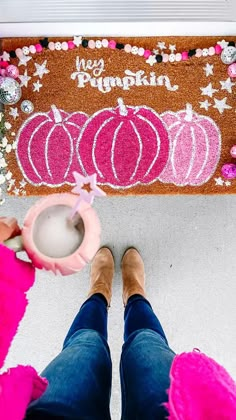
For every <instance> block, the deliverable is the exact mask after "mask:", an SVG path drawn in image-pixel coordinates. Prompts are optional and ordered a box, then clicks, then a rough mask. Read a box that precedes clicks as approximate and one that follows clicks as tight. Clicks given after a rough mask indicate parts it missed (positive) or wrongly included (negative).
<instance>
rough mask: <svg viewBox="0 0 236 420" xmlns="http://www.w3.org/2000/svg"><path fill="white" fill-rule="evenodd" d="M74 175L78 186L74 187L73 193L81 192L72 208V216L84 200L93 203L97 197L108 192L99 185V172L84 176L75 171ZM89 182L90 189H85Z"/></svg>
mask: <svg viewBox="0 0 236 420" xmlns="http://www.w3.org/2000/svg"><path fill="white" fill-rule="evenodd" d="M73 175H74V178H75V181H76V187H75V188H73V190H72V193H74V194H79V198H78V201H77V203H76V205H75V207H74V208H73V210H72V215H71V217H73V216H74V215H75V213H76V212H77V210H78V209H79V206H80V203H81V202H82V201H86V202H87V203H89V204H92V203H93V200H94V198H95V197H104V196H105V195H106V193H105V192H104V191H102V190H101V189H100V188H99V187H98V186H97V174H93V175H90V176H83V175H81V174H79V173H78V172H73ZM88 184H89V191H87V190H86V189H84V187H85V186H88Z"/></svg>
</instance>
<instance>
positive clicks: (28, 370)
mask: <svg viewBox="0 0 236 420" xmlns="http://www.w3.org/2000/svg"><path fill="white" fill-rule="evenodd" d="M34 280H35V269H34V267H33V266H32V264H31V263H28V262H25V261H22V260H19V259H18V258H17V257H16V255H15V253H14V252H13V251H11V250H10V249H8V248H7V247H5V246H3V245H0V368H1V367H2V366H3V364H4V361H5V358H6V356H7V353H8V350H9V348H10V345H11V342H12V340H13V338H14V336H15V334H16V333H17V328H18V325H19V323H20V321H21V319H22V318H23V316H24V313H25V310H26V306H27V304H28V300H27V297H26V292H27V290H28V289H29V288H30V287H31V286H33V284H34ZM46 387H47V381H46V380H45V379H43V378H41V377H40V376H38V374H37V372H36V371H35V369H34V368H32V367H31V366H17V367H16V368H12V369H9V370H8V371H7V372H6V373H3V374H2V375H0V418H1V419H4V420H22V419H23V418H24V416H25V412H26V409H27V406H28V404H29V403H30V402H31V401H33V400H34V399H36V398H39V397H40V396H41V395H42V394H43V392H44V391H45V390H46Z"/></svg>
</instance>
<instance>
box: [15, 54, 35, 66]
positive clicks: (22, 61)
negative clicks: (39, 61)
mask: <svg viewBox="0 0 236 420" xmlns="http://www.w3.org/2000/svg"><path fill="white" fill-rule="evenodd" d="M31 59H32V57H30V56H29V55H22V57H21V58H20V59H19V63H18V67H19V66H27V63H28V61H30V60H31Z"/></svg>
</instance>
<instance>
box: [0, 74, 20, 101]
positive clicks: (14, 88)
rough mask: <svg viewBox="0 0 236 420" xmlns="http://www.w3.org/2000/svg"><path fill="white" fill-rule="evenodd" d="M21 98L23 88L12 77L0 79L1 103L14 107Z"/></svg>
mask: <svg viewBox="0 0 236 420" xmlns="http://www.w3.org/2000/svg"><path fill="white" fill-rule="evenodd" d="M20 98H21V87H20V85H19V83H18V82H17V81H16V80H15V79H12V78H11V77H0V102H1V103H2V104H4V105H14V104H16V103H17V102H18V101H19V100H20Z"/></svg>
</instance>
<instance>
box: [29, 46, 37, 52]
mask: <svg viewBox="0 0 236 420" xmlns="http://www.w3.org/2000/svg"><path fill="white" fill-rule="evenodd" d="M29 52H30V53H31V54H35V53H36V48H35V46H34V45H30V46H29Z"/></svg>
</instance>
